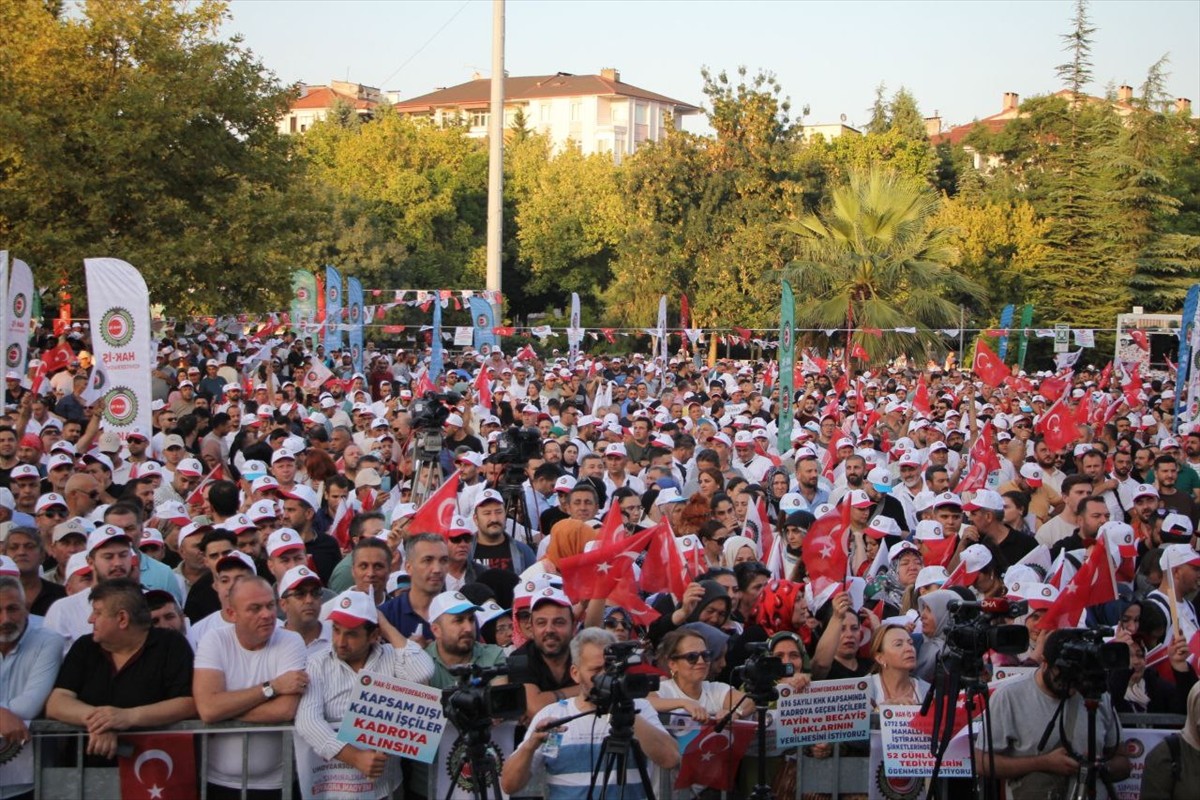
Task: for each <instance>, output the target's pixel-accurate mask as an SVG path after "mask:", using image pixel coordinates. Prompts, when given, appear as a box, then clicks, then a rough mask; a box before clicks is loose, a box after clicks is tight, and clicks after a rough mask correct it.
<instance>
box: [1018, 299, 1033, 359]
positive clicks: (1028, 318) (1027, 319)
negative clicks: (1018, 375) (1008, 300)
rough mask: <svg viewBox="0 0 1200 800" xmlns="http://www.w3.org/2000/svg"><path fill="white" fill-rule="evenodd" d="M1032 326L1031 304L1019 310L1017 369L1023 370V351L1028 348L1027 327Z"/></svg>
mask: <svg viewBox="0 0 1200 800" xmlns="http://www.w3.org/2000/svg"><path fill="white" fill-rule="evenodd" d="M1031 324H1033V303H1026V304H1025V307H1024V308H1022V309H1021V343H1020V344H1019V345H1017V369H1025V349H1026V348H1027V347H1029V326H1030V325H1031Z"/></svg>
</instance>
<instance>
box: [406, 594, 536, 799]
mask: <svg viewBox="0 0 1200 800" xmlns="http://www.w3.org/2000/svg"><path fill="white" fill-rule="evenodd" d="M479 610H480V607H479V606H477V605H475V604H474V603H472V602H471V601H470V600H469V599H468V598H467V597H466V595H464V594H463V593H462V592H456V591H447V592H442V593H441V594H439V595H438V596H437V597H435V598H433V602H432V603H430V604H429V624H430V627H431V628H433V641H432V642H430V643H429V645H428V646H426V648H425V652H426V653H427V654H428V655H429V657H430V658H431V659H432V660H433V678H432V679H431V680H429V681H427V683H428V684H429V685H430V686H432V687H433V688H435V689H449V688H450V687H452V686H454V685H456V684H457V683H458V679H457V678H455V677H454V676H453V675H451V674H450V668H451V667H458V666H462V665H465V664H474V665H475V666H477V667H483V668H487V667H494V666H497V665H499V664H502V663H504V650H503V649H501V648H500V647H497V646H496V645H494V644H483V643H481V642H480V641H479V638H478V634H477V628H476V624H477V622H476V619H475V612H476V611H479ZM507 682H508V679H507V678H505V677H497V678H493V679H492V681H491V683H493V684H499V683H507ZM514 728H515V723H513V722H504V723H501V724H500V725H493V727H492V731H491V736H492V741H493V742H494V743H495V744H496V745H497V746H499V747H501V749H502V751H503V753H504V754H505V755H507V754H508V752H509V751H510V750H511V748H512V740H513V732H514ZM457 740H458V731H457V729H455V728H454V726H453V725H448V727H447V730H446V732H445V733H444V734H443V735H442V741H441V744H440V745H439V746H438V756H437V761H436V762H435V764H436V766H437V769H436V774H438V775H445V774H446V772H447V768H446V762H447V757H448V756H449V754H450V751H451V749H452V748H454V747H455V746H456V745H457V744H458V741H457ZM413 767H414V768H413V771H412V775H411V777H410V778H409V779H408V781H409V784H408V791H409V795H410V796H412V795H416V796H418V797H425V796H426V790H427V788H428V785H429V767H427V766H426V765H424V764H414V765H413ZM450 777H451V779H452V780H453V779H454V778H456V777H458V776H457V773H452V774H451V775H450ZM463 780H466V781H469V780H470V778H469V777H467V776H463V778H462V779H460V780H459V782H458V784H457V787H458V788H457V789H456V790H455V793H454V794H452V795H451V796H452V797H462V796H466V797H470V796H471V795H470V787H469V786H467V787H465V789H466V791H465V794H464V792H463V789H464V787H463V783H462V781H463ZM434 795H436V797H437V798H439V800H440V798H442V797H444V796H445V792H444V791H443V789H442V787H441V786H439V787H438V789H437V791H436V792H434V794H433V795H430V797H433V796H434Z"/></svg>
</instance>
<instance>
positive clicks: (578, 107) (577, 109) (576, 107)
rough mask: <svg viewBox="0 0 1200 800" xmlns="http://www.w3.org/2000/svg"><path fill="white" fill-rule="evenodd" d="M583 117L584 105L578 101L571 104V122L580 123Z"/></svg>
mask: <svg viewBox="0 0 1200 800" xmlns="http://www.w3.org/2000/svg"><path fill="white" fill-rule="evenodd" d="M582 116H583V103H581V102H579V101H578V100H575V101H572V102H571V122H579V119H580V117H582Z"/></svg>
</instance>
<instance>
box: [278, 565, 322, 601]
mask: <svg viewBox="0 0 1200 800" xmlns="http://www.w3.org/2000/svg"><path fill="white" fill-rule="evenodd" d="M302 583H316V584H317V585H318V586H320V585H321V577H320V576H319V575H317V573H315V572H313V571H312V570H311V569H309V568H308V567H306V566H305V565H303V564H300V565H298V566H295V567H292V568H291V569H289V570H288V571H287V572H285V573H283V578H282V579H281V580H280V581H279V596H280V597H282V596H283V595H285V594H287V593H288V592H290V591H291V590H292V589H295V588H296V587H297V586H299V585H300V584H302Z"/></svg>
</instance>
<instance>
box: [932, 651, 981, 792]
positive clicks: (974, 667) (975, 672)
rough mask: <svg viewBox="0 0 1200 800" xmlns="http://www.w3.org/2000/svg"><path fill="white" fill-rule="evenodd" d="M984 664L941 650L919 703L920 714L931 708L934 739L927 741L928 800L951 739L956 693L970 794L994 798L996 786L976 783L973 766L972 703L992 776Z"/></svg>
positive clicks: (974, 764) (935, 786) (976, 766)
mask: <svg viewBox="0 0 1200 800" xmlns="http://www.w3.org/2000/svg"><path fill="white" fill-rule="evenodd" d="M982 667H983V664H982V662H981V663H979V664H967V659H966V658H964V657H963V655H962V654H961V653H956V652H953V651H950V650H947V651H944V652H943V653H942V657H941V658H939V659H938V664H937V669H936V671H935V672H934V678H933V683H932V684H930V686H929V691H928V692H926V694H925V699H924V700H923V701H922V703H921V714H922V715H924V714H927V713H929V709H930V707H932V708H933V736H932V738H931V740H930V753H931V754H932V755H933V757H934V765H933V774H932V775H931V776H930V779H929V790H928V794H927V795H926V798H927V800H933V797H934V795H935V794H936V792H937V779H938V774H939V773H940V772H941V770H942V761H943V759H945V757H946V750H947V749H948V748H949V747H950V740H951V739H953V738H954V719H955V716H956V715H957V708H956V704H957V702H958V696H959V693H960V692H961V693H962V696H963V705H964V707H965V708H966V713H967V742H968V751H969V754H970V759H971V783H972V794H973V795H974V796H975V797H976V798H979V800H991V798H993V797H995V796H996V784H995V782H994V781H993V780H992V779H991V778H988V779H987V780H984V781H980V780H979V765H978V764H976V763H975V740H976V734H975V701H976V699H978V700H979V702H980V712H979V719H980V720H981V721H982V722H983V731H984V752H985V753H987V757H988V761H989V770H988V775H994V774H995V771H996V769H995V767H996V762H995V756H996V752H995V747H994V743H993V741H992V721H991V715H990V713H989V704H988V689H987V684H985V683H984V682H983V681H982V680H981V675H980V673H981V671H982Z"/></svg>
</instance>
